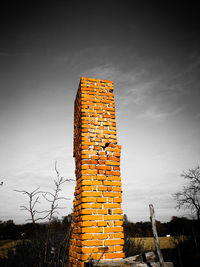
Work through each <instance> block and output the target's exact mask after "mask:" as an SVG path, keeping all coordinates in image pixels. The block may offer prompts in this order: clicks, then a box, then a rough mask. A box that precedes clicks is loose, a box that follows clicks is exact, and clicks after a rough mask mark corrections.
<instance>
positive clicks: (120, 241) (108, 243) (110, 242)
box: [104, 239, 124, 246]
mask: <svg viewBox="0 0 200 267" xmlns="http://www.w3.org/2000/svg"><path fill="white" fill-rule="evenodd" d="M123 244H124V240H123V239H111V240H105V241H104V245H105V246H113V245H123Z"/></svg>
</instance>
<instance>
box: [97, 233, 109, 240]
mask: <svg viewBox="0 0 200 267" xmlns="http://www.w3.org/2000/svg"><path fill="white" fill-rule="evenodd" d="M107 238H108V234H98V239H107Z"/></svg>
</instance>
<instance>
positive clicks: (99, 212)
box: [98, 209, 108, 214]
mask: <svg viewBox="0 0 200 267" xmlns="http://www.w3.org/2000/svg"><path fill="white" fill-rule="evenodd" d="M107 213H108V212H107V210H105V209H100V210H98V214H107Z"/></svg>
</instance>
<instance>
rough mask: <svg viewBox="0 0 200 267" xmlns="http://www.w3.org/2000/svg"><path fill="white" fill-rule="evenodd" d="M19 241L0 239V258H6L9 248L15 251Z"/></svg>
mask: <svg viewBox="0 0 200 267" xmlns="http://www.w3.org/2000/svg"><path fill="white" fill-rule="evenodd" d="M21 242H22V241H21V240H15V241H14V240H0V258H7V257H8V250H9V249H12V250H13V252H14V253H15V251H16V248H15V247H16V245H17V244H20V243H21Z"/></svg>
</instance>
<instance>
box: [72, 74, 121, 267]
mask: <svg viewBox="0 0 200 267" xmlns="http://www.w3.org/2000/svg"><path fill="white" fill-rule="evenodd" d="M74 111H75V116H74V157H75V165H76V170H75V174H76V187H75V199H74V222H73V225H72V235H71V239H70V249H69V261H70V266H84V262H85V261H88V260H111V259H121V258H123V257H124V253H123V244H124V239H123V238H124V234H123V227H122V224H123V215H122V209H121V202H122V190H121V177H120V152H121V146H120V145H118V144H117V135H116V134H117V133H116V120H115V103H114V95H113V82H112V81H108V80H97V79H89V78H84V77H82V78H81V81H80V85H79V88H78V92H77V96H76V100H75V107H74Z"/></svg>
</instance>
